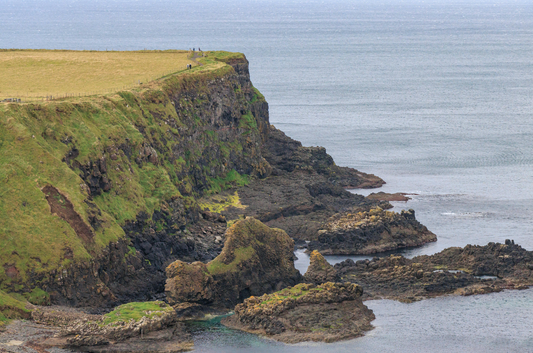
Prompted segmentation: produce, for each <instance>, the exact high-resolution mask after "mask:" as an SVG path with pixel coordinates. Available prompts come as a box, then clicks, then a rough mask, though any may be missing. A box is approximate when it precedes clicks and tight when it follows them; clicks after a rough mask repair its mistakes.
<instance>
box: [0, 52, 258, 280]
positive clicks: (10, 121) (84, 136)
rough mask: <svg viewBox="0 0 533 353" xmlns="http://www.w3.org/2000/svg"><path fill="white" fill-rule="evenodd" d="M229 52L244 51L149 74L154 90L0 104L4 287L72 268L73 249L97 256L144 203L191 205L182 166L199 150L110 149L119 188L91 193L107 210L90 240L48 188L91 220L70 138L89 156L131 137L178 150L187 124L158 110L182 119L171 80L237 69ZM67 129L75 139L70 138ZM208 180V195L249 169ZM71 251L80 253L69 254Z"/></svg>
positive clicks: (180, 82)
mask: <svg viewBox="0 0 533 353" xmlns="http://www.w3.org/2000/svg"><path fill="white" fill-rule="evenodd" d="M231 57H242V54H234V53H220V52H216V53H210V56H209V57H208V58H205V59H203V60H204V63H205V64H206V65H204V66H202V67H195V68H194V69H193V70H189V71H187V72H185V73H182V74H180V75H176V76H172V77H169V78H167V79H166V80H164V81H162V82H158V83H157V82H156V83H151V84H150V87H151V88H150V89H143V90H138V91H123V92H120V93H119V94H113V95H109V96H104V97H102V96H100V97H94V98H91V99H81V100H80V99H75V100H74V99H73V100H66V101H61V102H49V103H43V104H0V166H2V167H1V168H0V259H1V260H0V289H2V288H4V289H5V288H9V289H10V290H22V289H23V288H22V286H21V285H20V283H23V282H24V281H26V280H27V279H28V278H29V276H30V273H31V272H32V271H34V272H37V273H39V272H48V271H49V270H53V269H61V268H66V266H68V265H69V264H70V263H71V261H72V260H71V259H70V257H72V258H73V259H74V260H83V259H89V258H91V257H92V254H95V253H97V252H98V250H99V249H101V248H102V247H103V246H105V245H106V244H108V243H109V242H111V241H116V240H117V239H119V238H121V237H123V236H124V232H123V230H122V228H121V226H122V225H123V224H124V223H125V221H126V220H132V219H134V218H135V217H136V216H137V214H138V213H139V212H141V211H145V212H147V213H148V214H149V215H150V214H152V213H153V211H154V210H157V209H160V208H162V207H163V208H164V207H165V205H166V201H168V200H170V199H172V198H181V199H183V200H184V203H185V205H191V204H194V203H195V199H194V198H195V197H196V196H195V195H194V192H193V193H190V195H191V196H188V197H183V196H182V195H181V194H180V191H179V188H181V190H187V191H191V190H192V187H191V185H190V184H191V180H188V179H187V177H186V178H182V179H179V178H178V177H177V175H179V173H180V171H181V169H182V168H185V167H186V166H189V165H191V164H194V163H195V161H196V160H197V159H198V158H199V156H197V155H195V153H196V151H192V154H191V155H186V156H185V157H184V158H181V157H180V159H177V160H174V161H173V162H170V159H169V158H167V157H168V156H167V155H165V154H163V155H160V156H159V160H160V163H158V164H152V163H144V164H142V166H139V165H137V164H136V163H132V162H131V161H130V160H129V159H128V157H127V156H126V155H125V154H124V153H122V152H121V151H118V152H117V156H118V158H117V159H116V160H112V159H109V158H108V159H107V170H108V177H109V178H110V179H111V180H112V181H113V189H112V190H111V192H109V193H104V194H102V195H100V196H96V197H94V199H93V200H94V203H96V205H97V206H98V207H99V209H100V210H101V211H102V213H101V215H100V216H99V219H100V221H101V222H102V224H101V227H100V228H99V229H98V230H96V231H95V239H94V243H91V244H86V243H83V242H82V240H80V238H78V236H77V235H76V233H75V232H74V230H73V229H72V228H71V227H70V226H69V224H68V223H67V222H65V221H63V220H61V219H60V218H58V217H57V216H55V215H52V214H50V208H49V206H48V203H47V201H46V199H45V197H44V194H43V193H42V191H41V188H43V187H44V186H46V185H48V184H51V185H54V186H55V187H56V188H57V189H58V190H59V191H60V192H61V193H62V194H63V195H65V196H66V197H67V198H68V199H69V200H70V202H71V203H72V204H73V207H74V209H75V211H76V212H77V213H79V214H80V216H81V217H82V219H83V220H84V221H85V222H86V223H87V224H88V215H89V212H90V206H89V205H88V204H87V203H86V201H87V199H88V190H87V189H88V188H87V186H86V184H85V183H84V181H83V180H82V179H81V178H80V177H79V175H78V174H79V171H73V170H71V169H70V168H69V167H68V166H67V164H66V163H64V162H62V158H63V157H64V156H65V155H66V154H67V153H68V151H69V150H70V149H71V148H72V145H75V146H76V147H77V148H78V149H79V153H80V154H79V156H78V157H77V158H76V160H77V161H78V162H80V163H81V164H84V163H87V162H89V161H94V160H96V159H98V158H100V156H102V155H103V154H104V152H105V151H108V150H109V149H115V150H117V149H116V146H119V145H120V144H123V143H127V144H128V145H129V146H132V149H133V151H132V152H133V155H138V153H139V152H138V151H139V150H140V149H141V147H142V144H143V143H150V144H151V145H158V146H160V147H161V148H162V149H163V150H165V151H167V152H165V153H171V151H172V146H173V145H172V143H173V142H172V137H173V136H176V135H177V134H179V131H177V130H176V129H175V128H173V127H171V126H170V124H169V125H167V124H162V123H161V120H158V118H157V117H156V116H154V115H152V114H151V113H150V112H158V114H159V115H160V116H163V118H167V119H173V120H174V121H176V122H177V124H178V125H179V124H180V119H179V117H178V116H177V114H176V110H175V109H174V106H173V105H171V103H170V101H169V100H168V99H164V98H165V94H166V93H165V90H166V89H167V88H166V87H169V86H172V87H182V86H186V85H187V84H193V85H200V84H201V80H202V79H203V80H204V81H207V80H209V79H210V78H212V77H215V76H221V75H225V74H227V73H228V72H230V71H232V70H233V69H232V68H231V67H230V66H228V65H226V64H224V63H222V62H220V61H219V60H220V59H228V58H231ZM195 79H197V81H195ZM198 80H200V81H198ZM191 82H192V83H191ZM199 82H200V83H199ZM194 88H198V87H194ZM257 97H258V96H257V95H255V96H254V100H255V99H258V98H257ZM160 98H161V99H160ZM194 104H195V102H183V107H182V108H181V109H183V110H185V111H186V112H185V113H187V112H188V111H189V110H190V112H189V114H194V109H193V108H194V107H193V106H194ZM242 119H243V122H242V124H243V125H244V126H245V128H244V129H245V130H246V129H248V131H251V129H252V128H254V127H255V126H256V124H255V121H253V116H252V117H250V116H249V114H247V115H246V117H243V118H242ZM196 124H197V125H196V126H193V127H192V128H198V129H199V131H201V125H202V124H204V123H203V122H201V121H197V122H196ZM140 127H142V128H143V129H144V135H143V134H141V132H140V131H139V128H140ZM189 128H191V126H189ZM202 136H203V138H204V139H205V141H206V144H207V143H211V144H217V145H218V146H219V147H220V149H221V150H222V151H223V152H224V151H229V150H238V149H239V146H238V145H235V143H234V142H232V141H229V142H221V141H219V140H218V136H217V135H216V134H210V133H209V132H208V131H204V132H203V135H202ZM68 138H70V139H72V143H68V141H66V140H68ZM240 148H241V150H242V147H240ZM212 163H214V164H216V163H220V161H217V160H214V161H212ZM128 168H129V171H128ZM124 170H126V172H125V171H124ZM206 173H207V172H206ZM207 180H208V181H210V186H211V188H210V189H207V190H206V193H208V194H209V193H216V192H217V191H219V190H221V189H225V188H228V187H231V186H232V185H235V184H241V183H245V182H247V177H246V176H241V175H239V174H238V173H235V172H234V171H233V172H232V171H229V173H224V174H221V175H218V176H216V177H209V176H208V177H207ZM198 196H200V195H198ZM70 251H71V252H72V254H73V255H72V256H65V254H66V253H68V252H70ZM13 269H15V270H13ZM10 271H11V272H10ZM14 271H15V272H14ZM15 279H16V280H15ZM15 282H17V283H15Z"/></svg>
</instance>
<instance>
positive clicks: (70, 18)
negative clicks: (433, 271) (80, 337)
mask: <svg viewBox="0 0 533 353" xmlns="http://www.w3.org/2000/svg"><path fill="white" fill-rule="evenodd" d="M0 33H2V36H0V47H1V48H52V49H98V50H105V49H114V50H134V49H144V48H147V49H167V48H179V49H184V48H191V47H198V46H200V47H201V48H203V49H204V50H205V49H225V50H230V51H240V52H244V53H246V55H247V57H248V59H250V62H251V64H250V71H251V77H252V81H253V82H254V84H255V86H256V87H258V88H259V89H260V90H261V92H262V93H263V94H264V95H265V96H266V98H267V100H268V102H269V104H270V118H271V122H272V123H273V124H274V125H276V126H277V127H278V128H281V129H282V130H283V131H285V132H286V133H287V134H288V135H289V136H291V137H293V138H296V139H298V140H300V141H302V142H303V143H304V144H305V145H320V146H325V147H326V148H327V150H328V152H329V153H330V154H331V155H332V156H333V157H334V158H335V161H336V163H337V164H338V165H348V166H352V167H355V168H358V169H360V170H362V171H365V172H370V173H374V174H376V175H379V176H380V177H382V178H383V179H385V180H386V181H387V184H386V185H385V186H384V187H383V188H382V191H386V192H409V193H415V194H418V196H414V197H413V200H411V201H409V202H408V203H394V205H395V210H400V209H403V208H413V209H415V210H416V214H417V218H418V219H419V220H420V221H421V222H422V223H423V224H424V225H426V226H427V227H428V228H429V229H430V230H432V231H433V232H434V233H436V234H437V236H438V239H439V240H438V241H437V242H436V243H432V244H428V245H426V246H423V247H421V248H418V249H413V250H406V251H403V252H402V253H403V254H404V255H406V256H409V257H412V256H416V255H420V254H432V253H435V252H438V251H440V250H442V249H444V248H446V247H449V246H464V245H466V244H469V243H472V244H486V243H488V242H490V241H498V242H503V241H504V240H505V239H506V238H510V239H514V240H515V241H516V242H517V243H518V244H520V245H522V246H524V247H525V248H527V249H529V250H533V236H532V233H533V225H532V219H533V168H532V166H533V163H532V162H533V157H532V156H533V144H532V143H531V136H533V124H532V123H531V121H532V119H531V118H532V116H531V115H532V112H533V99H532V97H533V84H532V82H533V64H532V60H531V53H533V41H532V40H531V38H533V3H532V2H531V1H529V0H527V1H526V0H515V1H512V2H511V1H508V2H504V1H490V2H489V1H483V0H470V1H469V0H465V1H458V0H457V1H446V2H444V1H431V0H430V1H422V0H409V1H385V0H381V1H379V0H378V1H350V2H346V1H337V0H330V1H325V2H313V1H311V2H307V1H306V2H303V1H297V0H294V1H275V0H273V1H258V2H248V1H232V0H228V1H224V2H221V1H212V0H206V1H204V2H202V3H201V4H199V3H198V2H193V1H190V0H184V1H180V2H179V3H178V2H175V1H171V0H158V1H155V0H145V1H135V2H132V1H126V0H105V1H103V0H94V1H89V0H85V1H84V0H79V1H74V0H58V1H54V2H46V1H39V0H28V1H18V0H4V1H3V2H2V11H1V12H0ZM359 192H366V193H368V192H367V191H360V190H359ZM298 256H299V257H300V260H299V261H298V263H297V264H296V265H297V267H298V268H299V269H301V270H302V271H303V270H304V269H305V268H306V267H307V264H306V263H305V262H306V261H308V259H307V260H306V255H305V254H301V253H299V254H298ZM328 259H329V260H330V261H331V262H338V261H342V260H344V257H328ZM532 303H533V291H532V290H526V291H508V292H503V293H495V294H489V295H483V296H474V297H466V298H463V297H446V298H437V299H430V300H426V301H422V302H418V303H413V304H402V303H398V302H392V301H372V302H369V303H368V305H369V306H370V307H371V308H372V309H373V310H374V312H375V313H376V317H377V319H376V321H375V322H374V324H375V325H376V329H375V330H374V331H372V332H371V333H370V334H369V335H368V336H367V337H364V338H361V339H357V340H354V341H348V342H341V343H337V344H330V345H320V344H318V345H317V344H314V345H311V346H308V345H302V346H293V345H283V344H279V343H275V342H272V341H268V340H264V339H261V338H258V337H256V336H253V335H249V334H245V333H240V332H236V331H233V330H229V329H225V328H223V327H221V326H220V325H218V324H216V323H209V324H207V325H206V324H205V323H204V324H202V325H203V326H204V327H203V328H202V327H201V326H202V325H200V327H199V326H196V328H194V330H195V334H194V336H195V344H196V350H197V351H200V352H252V351H253V352H272V351H279V352H304V351H305V352H310V351H311V352H363V351H364V352H392V351H394V352H402V351H404V352H406V351H409V352H450V351H455V352H458V351H463V352H488V351H490V352H531V351H533V348H532V347H533V341H532V337H533V334H532V332H531V327H533V307H532Z"/></svg>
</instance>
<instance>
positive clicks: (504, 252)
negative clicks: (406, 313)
mask: <svg viewBox="0 0 533 353" xmlns="http://www.w3.org/2000/svg"><path fill="white" fill-rule="evenodd" d="M530 264H533V251H528V250H525V249H523V248H522V247H520V246H519V245H515V244H514V242H511V241H509V242H507V243H506V244H499V243H489V244H488V245H485V246H477V245H475V246H474V245H467V246H465V247H464V248H456V247H454V248H448V249H445V250H443V251H441V252H440V253H437V254H434V255H423V256H417V257H414V258H413V259H407V258H405V257H403V256H394V255H391V256H389V257H385V258H374V259H372V260H371V261H370V260H360V261H357V262H354V261H352V260H346V261H343V262H341V263H338V264H336V265H335V269H336V270H337V271H339V274H340V275H341V277H342V279H343V280H346V281H350V282H355V283H357V284H360V285H362V286H363V287H364V288H365V296H366V297H371V298H389V299H398V300H401V301H406V302H410V301H414V300H420V299H423V298H428V297H435V296H439V295H444V294H458V295H472V294H483V293H491V292H499V291H501V290H502V289H524V288H527V287H528V286H530V285H533V274H532V271H531V270H530V268H529V265H530ZM481 276H485V277H481ZM486 276H489V277H486Z"/></svg>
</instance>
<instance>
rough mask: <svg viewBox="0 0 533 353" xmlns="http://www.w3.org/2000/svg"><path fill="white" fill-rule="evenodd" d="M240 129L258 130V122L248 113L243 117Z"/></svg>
mask: <svg viewBox="0 0 533 353" xmlns="http://www.w3.org/2000/svg"><path fill="white" fill-rule="evenodd" d="M239 127H240V128H244V129H247V130H252V129H257V122H256V121H255V118H254V116H253V115H252V113H251V112H248V113H246V114H244V115H243V116H241V121H240V122H239Z"/></svg>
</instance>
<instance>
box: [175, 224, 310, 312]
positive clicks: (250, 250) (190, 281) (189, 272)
mask: <svg viewBox="0 0 533 353" xmlns="http://www.w3.org/2000/svg"><path fill="white" fill-rule="evenodd" d="M293 249H294V241H293V240H292V239H291V238H289V236H288V235H287V233H285V232H284V231H282V230H280V229H273V228H269V227H267V226H266V225H264V224H263V223H261V222H260V221H258V220H256V219H254V218H247V219H245V220H241V221H238V222H236V223H235V224H233V225H232V226H231V227H230V228H229V229H228V230H227V232H226V241H225V243H224V248H223V249H222V252H221V253H220V255H219V256H217V257H216V258H215V259H214V260H212V261H210V262H209V263H207V265H205V264H202V263H199V262H195V263H192V264H187V263H184V262H182V261H176V262H173V263H172V264H170V265H169V266H168V267H167V276H168V279H167V283H166V286H165V289H166V293H167V298H168V301H169V303H171V304H179V303H183V302H189V303H198V304H209V305H212V306H214V307H223V308H231V307H233V306H234V305H235V304H237V303H239V302H242V301H243V300H244V299H245V298H248V297H249V296H251V295H262V294H264V293H271V292H273V291H276V290H280V289H282V288H284V287H287V286H291V285H294V284H296V283H298V282H300V281H301V275H300V273H299V272H298V270H296V269H295V268H294V253H293Z"/></svg>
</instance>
